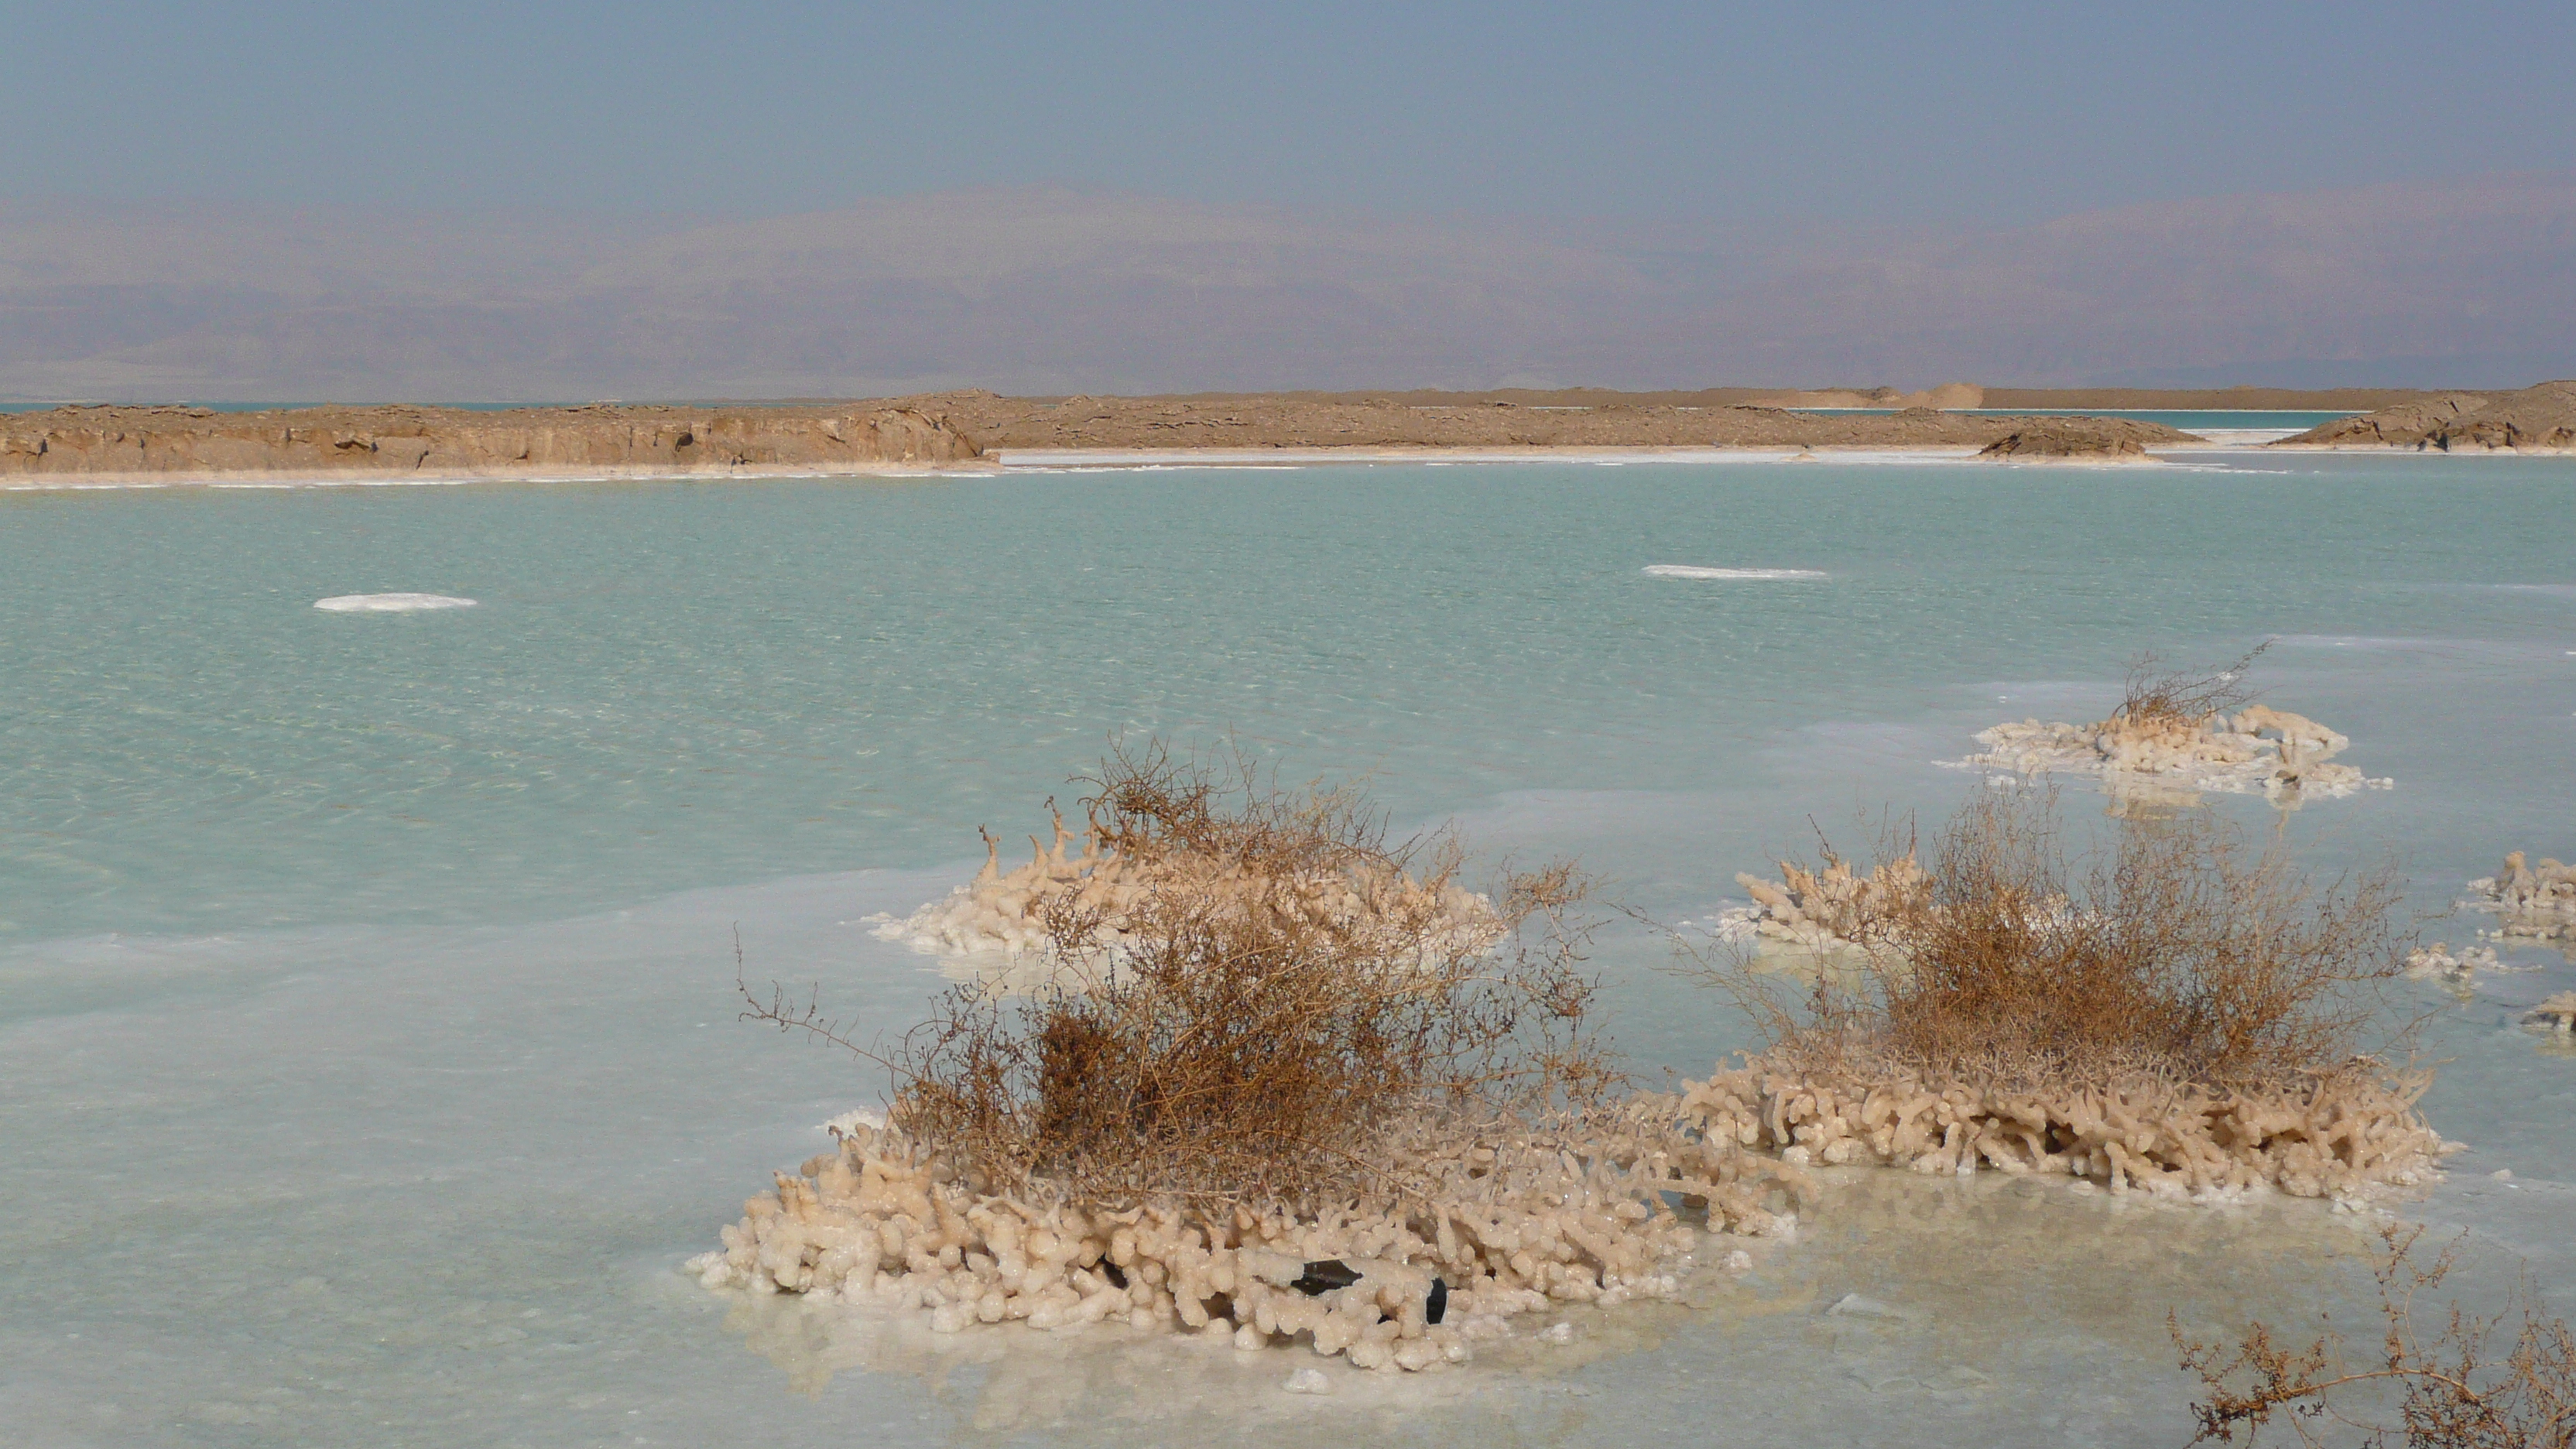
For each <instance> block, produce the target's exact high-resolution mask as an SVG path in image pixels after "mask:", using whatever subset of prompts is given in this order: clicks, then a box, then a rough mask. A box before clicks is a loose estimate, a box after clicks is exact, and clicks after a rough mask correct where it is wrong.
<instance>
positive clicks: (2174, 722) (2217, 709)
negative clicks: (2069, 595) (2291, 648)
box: [2111, 639, 2272, 729]
mask: <svg viewBox="0 0 2576 1449" xmlns="http://www.w3.org/2000/svg"><path fill="white" fill-rule="evenodd" d="M2271 647H2272V642H2271V641H2270V640H2268V639H2267V640H2265V641H2263V642H2262V643H2260V644H2257V645H2255V646H2254V647H2253V648H2252V649H2249V650H2247V651H2246V652H2245V654H2244V655H2243V657H2241V658H2239V659H2238V660H2237V661H2236V662H2235V663H2233V664H2230V665H2228V666H2227V667H2225V668H2224V669H2199V670H2175V669H2171V668H2168V667H2167V666H2166V664H2165V661H2164V660H2163V659H2162V658H2161V657H2160V656H2158V655H2157V654H2156V653H2155V652H2154V651H2153V650H2149V651H2147V652H2146V653H2143V654H2140V655H2139V656H2138V657H2137V658H2136V659H2135V660H2134V661H2132V662H2131V663H2130V665H2129V675H2128V681H2127V685H2126V687H2125V688H2124V689H2123V690H2122V691H2121V695H2120V707H2119V708H2118V709H2116V710H2113V711H2112V712H2111V718H2112V719H2114V720H2126V721H2128V722H2129V723H2130V724H2132V725H2135V726H2139V727H2142V728H2146V729H2158V728H2169V727H2177V726H2179V727H2191V728H2196V727H2198V726H2199V724H2200V722H2201V721H2202V720H2205V719H2207V718H2209V717H2210V716H2211V715H2213V714H2218V713H2222V712H2225V713H2233V712H2235V711H2236V710H2237V709H2239V708H2242V707H2243V706H2244V705H2246V704H2249V703H2251V702H2252V701H2253V698H2254V694H2253V691H2252V690H2251V689H2249V688H2247V687H2246V683H2245V678H2246V675H2247V673H2248V672H2249V671H2251V670H2252V669H2253V667H2254V661H2255V660H2256V659H2258V658H2260V657H2262V654H2263V651H2264V650H2266V649H2269V648H2271Z"/></svg>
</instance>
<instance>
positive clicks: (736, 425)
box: [0, 383, 2576, 487]
mask: <svg viewBox="0 0 2576 1449" xmlns="http://www.w3.org/2000/svg"><path fill="white" fill-rule="evenodd" d="M1756 392H1757V390H1753V389H1716V390H1710V391H1706V392H1700V393H1612V392H1607V391H1601V390H1593V389H1565V390H1560V391H1555V392H1548V393H1494V394H1461V393H1384V394H1367V395H1355V394H1320V393H1274V394H1260V395H1235V394H1214V395H1196V396H1186V397H1084V396H1076V397H1066V398H1007V397H1001V396H998V395H996V394H993V393H989V392H980V391H961V392H949V393H938V394H930V395H924V396H917V397H907V398H894V399H882V400H866V401H856V402H832V403H781V404H727V405H705V406H690V405H681V404H649V405H628V404H610V403H602V404H592V405H588V406H580V407H539V408H511V409H502V410H481V409H464V408H431V407H410V406H390V407H336V406H335V407H315V408H298V409H278V410H271V411H264V412H225V413H219V412H215V411H213V410H211V409H206V408H188V407H126V406H72V407H62V408H56V409H52V410H49V411H45V412H36V413H20V414H14V415H7V416H0V484H15V485H17V486H19V487H61V486H83V485H87V486H118V485H134V484H175V483H211V482H228V483H244V484H247V483H274V484H292V483H352V482H359V483H362V482H395V481H450V480H453V481H469V480H475V479H513V478H515V479H528V480H544V479H576V478H580V479H609V478H708V477H781V476H802V477H811V476H834V475H867V474H899V473H919V472H925V471H937V470H953V469H977V470H990V469H993V468H996V467H998V466H1000V465H1001V464H1002V462H1003V461H1004V460H1005V459H1006V458H1007V459H1009V460H1011V461H1013V462H1014V463H1015V464H1018V465H1023V466H1026V465H1035V464H1054V463H1063V464H1081V463H1084V462H1086V461H1087V462H1090V463H1092V464H1095V465H1098V466H1121V465H1122V464H1123V465H1130V466H1132V465H1133V464H1134V463H1136V462H1140V461H1156V460H1172V461H1179V460H1182V459H1184V458H1186V459H1188V460H1190V461H1192V462H1194V463H1204V464H1223V463H1229V462H1230V463H1238V464H1240V463H1247V462H1253V461H1260V460H1277V461H1289V460H1291V459H1294V460H1296V461H1300V462H1313V461H1349V462H1361V461H1403V460H1407V459H1431V458H1449V459H1453V460H1460V461H1465V460H1470V459H1474V460H1495V461H1499V460H1505V459H1533V460H1534V459H1540V458H1551V459H1560V460H1563V459H1578V458H1594V459H1598V460H1602V461H1619V460H1623V459H1630V458H1633V459H1635V460H1637V461H1645V460H1648V459H1650V458H1664V459H1668V460H1680V459H1683V458H1686V457H1710V456H1714V455H1717V454H1721V453H1742V454H1779V455H1783V456H1788V455H1796V454H1801V453H1808V452H1831V453H1838V454H1851V453H1855V452H1867V453H1882V454H1889V453H1902V454H1911V455H1929V456H1943V455H1950V454H1959V455H1976V454H1981V453H1982V454H1984V455H1985V456H1989V457H1996V458H2006V459H2009V460H2012V461H2026V460H2038V461H2060V460H2070V461H2091V462H2119V461H2132V462H2134V461H2140V460H2144V459H2146V457H2147V456H2148V450H2150V449H2170V448H2177V447H2185V448H2187V447H2194V446H2208V445H2209V441H2208V440H2207V439H2203V438H2200V437H2197V436H2195V435H2193V434H2190V433H2186V432H2182V431H2180V430H2178V429H2175V428H2171V427H2167V426H2164V425H2162V424H2159V423H2152V422H2144V421H2140V420H2136V419H2128V418H2106V417H2088V416H2083V415H2080V414H2078V415H2066V414H2050V415H2044V416H2034V415H2027V414H2025V415H2018V416H2016V415H2010V414H2005V415H1989V414H1984V413H1968V412H1960V411H1945V410H1942V409H1939V408H1935V407H1931V406H1927V405H1924V404H1923V403H1921V402H1918V401H1915V399H1916V398H1927V399H1937V400H1939V401H1942V402H1944V403H1947V404H1950V405H1952V406H1965V405H1970V404H1973V403H1978V402H1985V403H1989V404H1991V403H1992V402H1993V400H1994V399H1995V398H1997V397H2001V396H2009V397H2012V398H2015V399H2020V398H2024V397H2037V398H2042V399H2044V400H2045V401H2044V403H2042V402H2032V403H2026V404H2022V405H2025V406H2041V405H2045V406H2050V407H2065V406H2074V405H2077V404H2074V403H2072V402H2070V401H2069V399H2071V398H2073V397H2077V396H2085V397H2104V396H2108V397H2113V398H2116V400H2117V401H2118V402H2120V403H2121V404H2123V405H2126V406H2132V407H2135V406H2141V405H2150V404H2151V405H2157V406H2182V405H2186V404H2197V405H2202V406H2215V405H2224V406H2230V407H2238V408H2254V409H2255V410H2260V408H2259V407H2255V405H2256V404H2270V405H2285V404H2289V403H2294V402H2295V403H2306V404H2310V405H2325V404H2326V403H2327V402H2328V400H2329V399H2331V400H2332V402H2333V403H2334V404H2336V405H2342V406H2351V405H2354V404H2356V403H2359V402H2361V401H2365V400H2378V399H2384V398H2386V397H2389V396H2398V397H2399V400H2398V401H2396V402H2394V403H2389V404H2387V405H2385V406H2383V407H2381V408H2380V409H2379V410H2378V411H2374V412H2371V413H2368V414H2365V415H2362V416H2357V417H2352V418H2346V419H2343V420H2341V421H2339V422H2336V423H2330V424H2328V425H2326V426H2325V427H2322V428H2318V429H2314V430H2311V431H2310V432H2308V433H2304V434H2301V435H2299V436H2298V437H2297V438H2295V439H2290V440H2286V441H2287V442H2288V443H2290V444H2291V445H2296V446H2343V447H2367V448H2371V449H2374V450H2385V449H2387V448H2391V447H2399V448H2404V447H2414V448H2424V447H2444V448H2449V447H2453V446H2460V447H2468V448H2481V449H2485V448H2496V447H2510V448H2517V449H2521V450H2531V451H2539V450H2544V449H2552V448H2558V447H2564V446H2565V445H2566V444H2565V439H2566V438H2567V436H2568V434H2567V430H2566V429H2565V428H2564V427H2559V426H2556V425H2555V424H2556V423H2557V421H2558V418H2557V415H2558V414H2559V413H2560V412H2561V411H2564V410H2565V409H2566V407H2567V406H2569V405H2576V384H2566V383H2552V384H2543V385H2542V386H2540V387H2536V388H2530V389H2525V390H2522V391H2520V392H2515V393H2442V394H2405V395H2393V394H2375V393H2359V392H2339V393H2330V394H2319V393H2289V392H2284V391H2279V390H2270V389H2227V390H2223V391H2221V392H2217V393H2172V392H2165V393H2140V392H2125V391H2124V392H2119V393H2113V394H2105V393H2102V392H2099V391H2096V392H2091V393H2066V392H2033V391H2030V390H2022V391H2016V392H2010V393H2006V392H2003V391H2002V390H1995V391H1993V392H1982V391H1981V390H1979V389H1976V388H1973V387H1969V386H1967V385H1964V384H1953V385H1949V386H1946V387H1943V388H1937V389H1933V390H1931V391H1930V392H1929V393H1925V394H1916V395H1909V396H1907V397H1905V398H1895V397H1891V396H1889V395H1887V394H1886V392H1885V390H1884V389H1882V390H1879V391H1878V392H1876V393H1867V394H1864V393H1851V392H1844V393H1829V394H1819V393H1813V392H1808V393H1796V394H1782V393H1777V392H1773V393H1770V394H1758V395H1759V396H1761V397H1763V398H1765V399H1767V400H1765V401H1726V400H1722V399H1727V398H1732V397H1733V396H1734V395H1735V394H1737V393H1747V394H1755V393H1756ZM1820 397H1821V398H1827V399H1829V401H1827V402H1818V401H1815V399H1818V398H1820ZM1523 398H1529V399H1540V398H1544V399H1548V401H1528V402H1524V401H1521V399H1523ZM1676 399H1691V400H1690V401H1677V400H1676ZM1783 401H1789V402H1798V403H1801V404H1804V405H1803V406H1796V407H1784V406H1778V405H1775V404H1777V403H1779V402H1783ZM1891 401H1904V402H1907V403H1908V404H1909V405H1908V406H1905V407H1903V408H1901V409H1900V410H1897V411H1893V412H1875V413H1864V412H1849V411H1833V410H1830V409H1832V408H1837V407H1845V406H1864V405H1873V404H1875V405H1884V404H1886V403H1888V402H1891Z"/></svg>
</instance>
